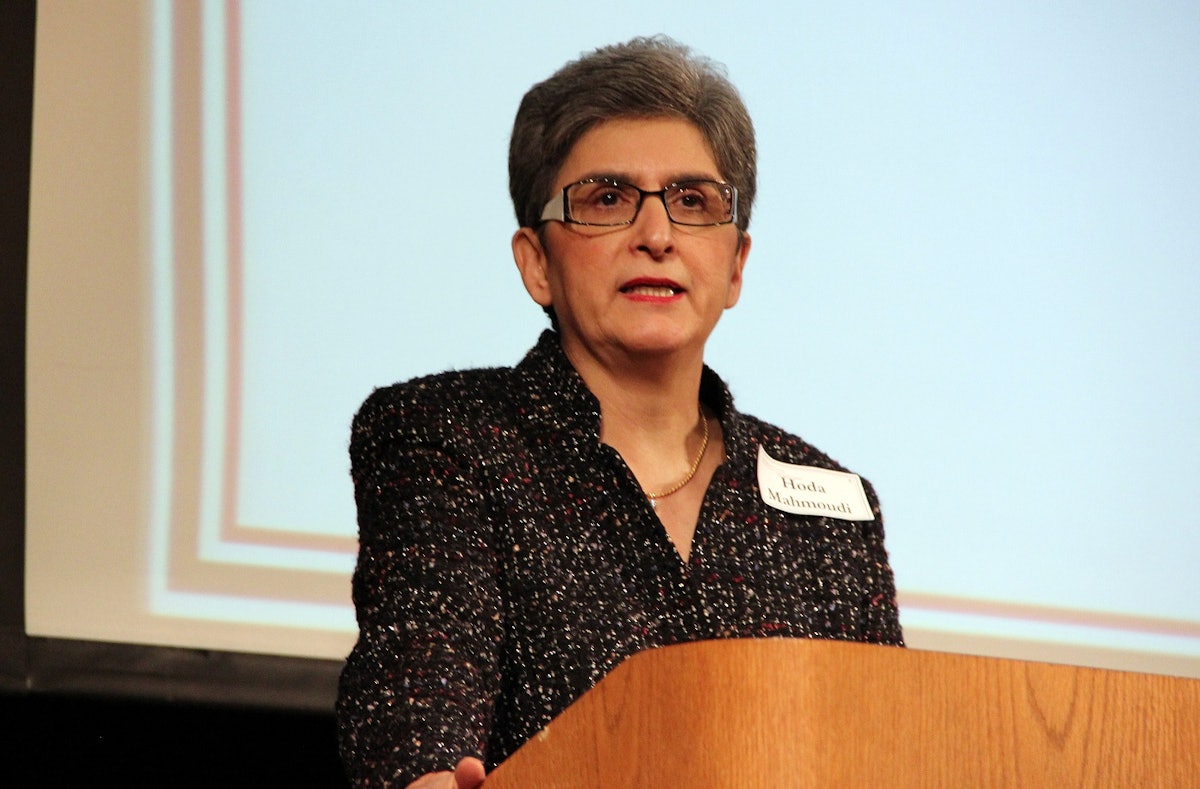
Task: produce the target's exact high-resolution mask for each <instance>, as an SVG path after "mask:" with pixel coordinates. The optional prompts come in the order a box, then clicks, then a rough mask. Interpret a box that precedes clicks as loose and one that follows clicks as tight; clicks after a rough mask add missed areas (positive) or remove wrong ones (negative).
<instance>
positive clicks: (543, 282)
mask: <svg viewBox="0 0 1200 789" xmlns="http://www.w3.org/2000/svg"><path fill="white" fill-rule="evenodd" d="M512 251H513V260H514V261H515V262H516V264H517V270H518V271H520V272H521V281H522V282H523V283H525V290H526V292H528V293H529V297H530V298H531V299H533V300H534V301H535V302H537V303H538V304H540V305H541V306H543V307H549V306H550V305H551V303H552V299H551V297H550V278H549V276H548V275H547V271H546V265H547V260H546V249H545V247H543V246H542V240H541V239H540V238H538V234H537V231H536V230H534V229H533V228H531V227H522V228H520V229H518V230H517V232H516V233H513V237H512Z"/></svg>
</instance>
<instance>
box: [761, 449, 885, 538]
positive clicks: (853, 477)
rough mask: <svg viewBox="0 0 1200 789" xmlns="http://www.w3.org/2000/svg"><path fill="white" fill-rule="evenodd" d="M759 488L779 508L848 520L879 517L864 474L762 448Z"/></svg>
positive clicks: (766, 500) (797, 513) (785, 510)
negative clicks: (791, 459) (789, 459)
mask: <svg viewBox="0 0 1200 789" xmlns="http://www.w3.org/2000/svg"><path fill="white" fill-rule="evenodd" d="M758 490H759V493H760V495H761V496H762V500H763V501H765V502H766V503H767V504H770V505H771V506H772V507H774V508H775V509H777V510H783V511H784V512H791V513H795V514H796V515H817V516H824V517H827V518H840V519H842V520H847V521H869V520H874V519H875V514H874V513H873V512H871V504H870V502H868V501H867V492H866V490H864V489H863V484H862V478H860V477H859V476H858V475H857V474H851V473H850V472H848V471H833V470H831V469H827V468H816V467H814V466H797V465H795V464H792V463H784V462H783V461H782V460H776V459H775V458H773V457H771V456H770V455H768V454H767V451H766V450H765V449H763V448H762V447H761V446H760V447H759V448H758Z"/></svg>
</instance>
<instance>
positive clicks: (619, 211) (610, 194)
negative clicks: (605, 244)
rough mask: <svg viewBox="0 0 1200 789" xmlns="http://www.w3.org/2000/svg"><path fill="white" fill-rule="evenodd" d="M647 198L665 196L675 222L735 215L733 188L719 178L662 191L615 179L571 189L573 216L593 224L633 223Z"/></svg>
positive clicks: (721, 220) (708, 221) (707, 222)
mask: <svg viewBox="0 0 1200 789" xmlns="http://www.w3.org/2000/svg"><path fill="white" fill-rule="evenodd" d="M645 197H661V198H662V201H663V205H665V206H666V209H667V215H668V216H669V217H670V218H671V221H673V222H676V223H678V224H681V225H716V224H721V223H724V222H729V221H730V220H731V219H732V217H733V190H732V188H731V187H730V186H729V185H728V184H722V183H719V182H717V181H684V182H680V183H677V184H672V185H671V186H668V187H667V188H666V189H664V190H662V191H660V192H649V191H644V190H641V189H638V188H637V187H636V186H632V185H630V184H625V183H619V182H615V181H585V182H583V183H577V184H572V185H571V186H570V187H568V189H567V205H568V211H569V212H570V216H571V219H572V220H574V221H576V222H584V223H586V224H590V225H624V224H629V223H630V222H632V221H633V220H634V219H635V218H636V217H637V214H638V209H639V208H640V207H641V204H642V201H643V199H644V198H645Z"/></svg>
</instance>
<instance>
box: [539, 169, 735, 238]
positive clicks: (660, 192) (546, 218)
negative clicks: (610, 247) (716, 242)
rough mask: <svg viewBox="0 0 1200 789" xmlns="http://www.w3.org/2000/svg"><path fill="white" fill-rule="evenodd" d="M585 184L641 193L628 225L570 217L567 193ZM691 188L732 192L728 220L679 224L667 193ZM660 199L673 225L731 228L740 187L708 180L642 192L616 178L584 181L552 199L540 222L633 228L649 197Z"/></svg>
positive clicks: (564, 188) (574, 184) (626, 222)
mask: <svg viewBox="0 0 1200 789" xmlns="http://www.w3.org/2000/svg"><path fill="white" fill-rule="evenodd" d="M584 184H609V185H611V186H616V187H622V188H629V189H633V190H634V191H636V192H637V193H638V202H637V206H636V207H635V208H634V209H633V216H632V217H631V218H630V219H629V220H628V221H625V222H613V223H611V224H610V223H608V222H605V223H600V222H582V221H580V220H578V219H575V218H574V217H572V216H571V214H570V211H568V208H569V206H570V203H569V202H568V201H567V192H568V191H570V190H571V189H572V188H574V187H576V186H582V185H584ZM688 184H716V185H717V186H719V187H721V188H723V189H728V190H729V205H730V209H729V219H726V220H723V221H721V222H699V223H696V222H680V221H679V220H678V219H676V218H675V217H674V216H672V215H671V207H670V206H669V205H667V192H670V191H672V190H674V189H678V188H679V187H681V186H687V185H688ZM652 196H653V197H657V198H658V199H659V200H661V201H662V204H663V209H664V210H665V211H666V212H667V218H668V219H669V220H671V223H672V224H675V225H682V226H684V227H720V226H721V225H731V224H733V223H735V222H737V206H738V190H737V187H736V186H734V185H733V184H731V183H726V182H725V181H714V180H710V179H708V178H693V179H690V180H687V181H676V182H675V183H673V184H667V185H666V186H664V187H663V188H662V189H641V188H639V187H637V186H634V185H633V184H630V183H626V182H625V181H618V180H617V179H615V178H585V179H583V180H582V181H575V182H574V183H569V184H567V185H566V186H564V187H563V188H562V189H561V190H560V191H559V193H558V194H556V195H555V196H554V197H552V198H550V199H549V200H548V201H547V202H546V205H545V206H543V207H542V215H541V217H540V218H539V220H540V221H541V222H551V221H554V222H565V223H567V224H570V225H583V226H585V227H624V226H625V225H632V224H633V223H634V222H636V221H637V218H638V215H639V214H640V213H641V212H642V205H643V204H644V203H645V202H646V198H647V197H652Z"/></svg>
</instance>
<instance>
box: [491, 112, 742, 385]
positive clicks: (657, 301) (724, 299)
mask: <svg viewBox="0 0 1200 789" xmlns="http://www.w3.org/2000/svg"><path fill="white" fill-rule="evenodd" d="M598 177H610V178H616V179H618V180H621V181H624V182H626V183H629V184H632V185H634V186H637V187H639V188H641V189H644V190H648V191H653V190H658V189H662V188H663V187H665V186H667V185H669V184H672V183H675V182H677V181H682V180H689V179H710V180H716V181H721V180H724V177H723V173H721V172H720V171H719V170H718V169H717V165H716V162H715V161H714V159H713V156H712V152H711V151H710V150H709V147H708V143H707V142H706V141H705V140H704V137H703V135H702V134H701V133H700V131H699V130H698V129H697V128H696V127H695V126H693V125H692V124H691V123H689V122H687V121H684V120H679V119H674V118H655V119H618V120H612V121H606V122H604V123H601V124H599V125H597V126H595V127H593V128H592V129H590V130H589V131H588V132H587V133H586V134H584V135H583V136H582V137H581V138H580V139H579V141H578V142H577V143H576V144H575V147H574V148H572V149H571V153H570V154H569V155H568V156H567V159H566V161H565V162H564V163H563V166H562V168H561V169H560V170H559V172H558V177H557V179H556V180H555V184H554V187H555V192H558V191H560V190H561V189H562V187H564V186H566V185H567V184H571V183H575V182H576V181H581V180H584V179H586V178H598ZM543 241H544V243H543ZM749 250H750V237H749V236H748V235H744V234H743V236H742V238H741V243H739V237H738V231H737V228H736V227H735V226H734V225H733V224H727V225H718V226H710V227H689V226H684V225H677V224H673V223H672V222H671V221H670V220H669V219H668V218H667V213H666V209H665V208H664V206H663V203H662V200H660V199H658V198H657V197H653V196H649V197H646V198H645V200H644V202H643V203H642V207H641V211H640V212H639V213H638V215H637V218H636V219H635V220H634V222H633V224H630V225H621V226H618V227H589V226H580V225H573V224H567V223H564V222H558V221H551V222H548V223H547V224H546V226H545V228H544V232H543V239H539V238H538V235H537V233H536V232H535V231H534V230H532V229H530V228H522V229H520V230H518V231H517V233H516V235H514V236H513V255H514V257H515V258H516V261H517V266H518V268H519V269H520V270H521V277H522V279H523V281H524V283H525V288H526V290H528V291H529V294H530V296H532V297H533V300H534V301H536V302H537V303H538V304H541V305H542V306H551V305H552V306H553V307H554V311H555V314H556V315H557V317H558V322H559V327H560V330H561V333H562V342H563V347H564V349H565V350H566V351H567V354H568V356H569V357H570V358H571V359H572V360H573V361H575V362H576V363H577V364H578V362H579V361H580V360H581V359H582V357H581V356H580V354H584V355H586V356H587V357H590V358H591V359H594V360H597V361H599V362H601V363H605V362H608V363H620V362H621V361H628V360H629V359H630V357H631V356H633V357H636V356H646V355H655V356H658V355H662V354H666V353H672V352H679V351H682V352H685V353H692V354H694V355H695V356H696V357H697V358H700V359H702V358H703V352H704V344H705V342H706V341H707V340H708V336H709V334H710V333H711V332H712V330H713V327H714V326H715V325H716V323H717V320H718V319H719V318H720V317H721V313H722V312H723V311H724V310H726V309H728V308H729V307H732V306H733V305H734V304H736V303H737V300H738V295H739V293H740V292H741V287H742V269H743V267H744V266H745V263H746V255H747V254H748V253H749Z"/></svg>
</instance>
